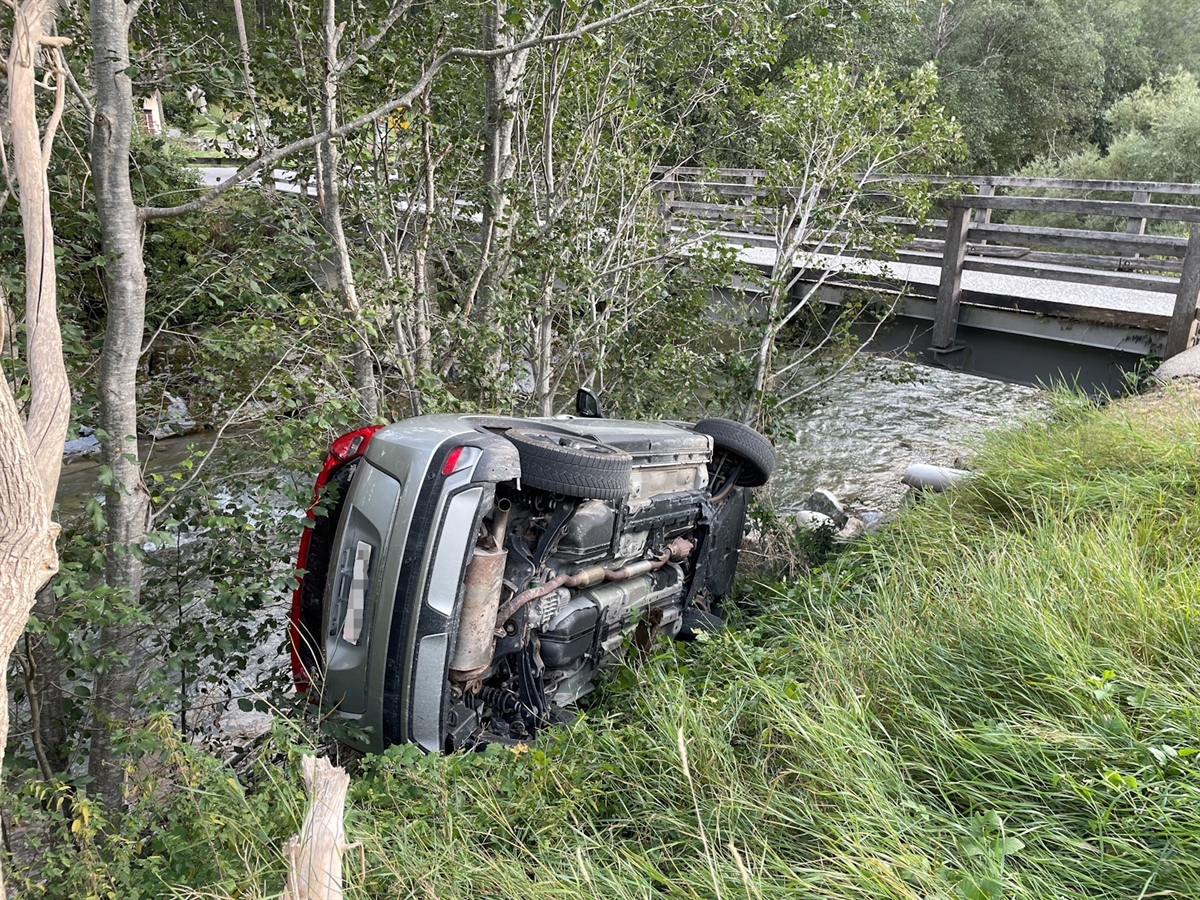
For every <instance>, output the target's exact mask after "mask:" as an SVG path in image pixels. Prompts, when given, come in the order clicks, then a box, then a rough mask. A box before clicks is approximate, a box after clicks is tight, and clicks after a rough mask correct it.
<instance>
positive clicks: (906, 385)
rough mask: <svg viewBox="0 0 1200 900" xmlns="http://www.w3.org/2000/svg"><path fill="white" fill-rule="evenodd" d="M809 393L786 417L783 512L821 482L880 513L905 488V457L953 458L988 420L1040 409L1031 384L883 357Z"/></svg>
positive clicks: (779, 474)
mask: <svg viewBox="0 0 1200 900" xmlns="http://www.w3.org/2000/svg"><path fill="white" fill-rule="evenodd" d="M908 379H911V380H908ZM815 400H816V402H815V404H814V407H813V409H812V410H811V411H809V412H808V413H805V414H803V415H799V416H796V417H795V418H794V419H793V420H792V422H791V424H792V427H793V428H794V429H795V438H796V439H795V441H794V442H785V441H780V442H778V450H779V466H778V468H777V469H776V470H775V476H774V478H773V479H772V485H773V486H772V495H773V498H774V501H775V503H776V505H777V506H778V507H779V508H780V509H781V510H782V511H791V510H794V509H796V508H797V507H798V506H799V504H800V503H802V502H803V501H804V499H805V498H806V497H807V496H808V495H809V494H810V493H811V492H812V491H813V490H814V489H815V488H825V489H827V490H829V491H832V492H833V494H834V495H835V496H837V497H838V498H839V499H840V500H841V501H842V502H843V504H844V505H845V506H846V507H847V508H848V509H850V510H856V511H875V512H886V511H887V510H889V509H891V508H893V507H895V505H896V504H897V502H898V501H899V498H900V497H901V496H902V495H903V492H904V488H903V487H902V486H901V484H900V478H901V476H902V475H903V474H904V470H905V469H906V468H908V466H910V465H912V464H913V463H929V464H931V465H936V466H949V467H953V466H954V464H955V460H956V458H958V457H962V456H968V457H969V456H970V454H971V451H972V450H973V448H975V447H976V446H978V444H979V442H980V440H981V439H982V437H983V435H984V434H985V433H986V432H987V430H988V429H991V428H996V427H999V426H1003V425H1008V424H1012V423H1014V422H1017V421H1020V420H1021V419H1022V418H1024V417H1027V416H1030V415H1035V414H1037V413H1038V412H1039V411H1040V410H1043V409H1044V408H1045V395H1044V394H1043V392H1042V391H1039V390H1037V389H1036V388H1030V387H1025V386H1023V385H1017V384H1009V383H1007V382H1003V381H993V380H990V379H987V378H979V377H976V376H974V375H966V374H963V373H962V372H953V371H950V370H948V369H934V368H930V367H927V366H914V365H909V364H905V363H897V362H894V361H891V360H886V359H880V358H871V359H869V360H868V361H867V363H866V365H865V366H864V367H863V368H862V369H861V370H859V371H854V372H846V373H844V374H842V375H840V376H838V377H837V378H836V379H835V380H833V381H831V382H830V383H829V384H827V385H825V386H823V387H822V388H820V389H818V392H817V396H816V398H815Z"/></svg>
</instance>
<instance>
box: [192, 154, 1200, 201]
mask: <svg viewBox="0 0 1200 900" xmlns="http://www.w3.org/2000/svg"><path fill="white" fill-rule="evenodd" d="M226 162H234V163H238V162H244V160H232V161H226ZM220 164H221V163H220V162H216V163H214V162H209V165H220ZM651 174H653V175H657V176H664V175H670V176H674V177H680V176H683V177H692V178H700V177H711V176H713V175H716V176H717V177H719V178H727V179H730V180H734V181H741V182H743V183H745V182H746V179H747V178H754V179H755V180H756V181H761V180H762V179H764V178H766V177H767V172H766V170H765V169H723V168H721V169H707V168H703V167H699V166H656V167H654V168H653V169H651ZM865 180H866V181H869V182H888V181H893V182H898V183H900V182H902V183H911V182H914V181H918V182H919V181H925V182H928V183H929V184H958V183H963V184H974V185H988V186H990V187H992V188H993V190H994V189H995V188H998V187H1021V188H1042V189H1045V190H1060V191H1109V192H1111V193H1114V194H1128V193H1131V192H1133V191H1146V192H1148V193H1151V194H1171V195H1173V196H1182V197H1187V196H1190V197H1200V184H1190V183H1188V182H1180V181H1113V180H1108V179H1097V178H1024V177H1020V176H1016V175H872V176H871V177H869V178H867V179H865Z"/></svg>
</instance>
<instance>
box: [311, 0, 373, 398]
mask: <svg viewBox="0 0 1200 900" xmlns="http://www.w3.org/2000/svg"><path fill="white" fill-rule="evenodd" d="M322 32H323V35H322V36H323V39H324V42H325V81H324V84H323V85H322V93H321V130H322V131H323V132H325V133H326V134H328V133H329V132H330V131H332V130H333V129H334V128H336V127H337V96H338V72H339V66H338V44H339V43H340V41H341V39H342V29H341V27H339V26H338V24H337V3H336V0H325V8H324V15H323V17H322ZM317 154H318V157H319V161H320V166H321V177H322V179H323V181H324V185H323V187H324V190H323V193H324V198H323V199H324V207H323V208H322V210H321V218H322V220H323V222H324V225H325V230H326V231H328V232H329V237H330V239H331V240H332V241H333V249H334V253H335V255H336V257H337V268H338V292H339V294H340V295H341V298H342V305H343V306H345V308H346V313H347V315H348V318H349V321H350V327H351V328H353V329H354V331H355V333H356V335H357V345H358V346H357V349H356V350H355V353H354V385H355V388H356V390H357V393H358V402H359V404H360V406H361V407H362V414H363V417H364V418H366V419H370V420H374V419H376V418H378V416H379V391H378V388H377V387H376V383H375V362H374V359H373V357H372V354H371V345H370V342H369V341H368V338H367V333H366V323H365V322H364V321H363V316H362V306H361V305H360V304H359V302H358V289H357V288H356V287H355V284H354V270H353V269H352V268H351V267H350V247H349V245H348V244H347V243H346V231H345V229H344V228H343V226H342V207H341V202H340V199H339V194H338V151H337V145H336V143H335V142H334V139H333V138H331V137H326V138H325V139H324V140H323V141H321V143H320V144H319V145H318V147H317Z"/></svg>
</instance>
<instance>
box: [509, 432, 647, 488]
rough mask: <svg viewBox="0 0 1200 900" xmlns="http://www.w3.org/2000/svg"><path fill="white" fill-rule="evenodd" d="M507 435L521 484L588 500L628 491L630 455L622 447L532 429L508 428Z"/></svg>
mask: <svg viewBox="0 0 1200 900" xmlns="http://www.w3.org/2000/svg"><path fill="white" fill-rule="evenodd" d="M507 436H508V439H509V440H510V441H512V442H513V445H514V446H515V447H516V448H517V453H518V454H519V455H520V457H521V484H522V485H528V486H529V487H535V488H541V489H542V490H543V491H549V492H550V493H552V494H562V495H564V496H567V497H583V498H587V499H589V500H620V499H621V498H622V497H625V496H626V495H628V493H629V475H630V472H632V471H633V457H632V456H630V455H629V454H628V453H626V452H625V451H624V450H621V449H618V448H617V447H611V446H609V445H608V444H602V443H600V442H599V441H593V440H591V439H589V438H585V437H578V436H576V435H572V434H564V433H561V432H556V431H542V430H538V429H533V428H512V429H509V431H508V434H507Z"/></svg>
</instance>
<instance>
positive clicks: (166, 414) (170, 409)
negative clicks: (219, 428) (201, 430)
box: [150, 391, 196, 440]
mask: <svg viewBox="0 0 1200 900" xmlns="http://www.w3.org/2000/svg"><path fill="white" fill-rule="evenodd" d="M163 399H165V400H166V401H167V408H166V409H165V410H163V418H162V421H161V422H160V423H159V426H158V427H157V428H155V429H154V430H153V431H152V432H150V436H151V437H152V438H154V439H155V440H161V439H162V438H166V437H173V436H174V435H177V434H186V433H187V432H189V431H191V430H192V429H193V428H195V427H196V420H195V419H193V418H192V417H191V415H190V414H189V413H188V408H187V404H186V403H184V402H183V399H182V398H181V397H176V396H175V395H174V394H169V393H167V392H166V391H163Z"/></svg>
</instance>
